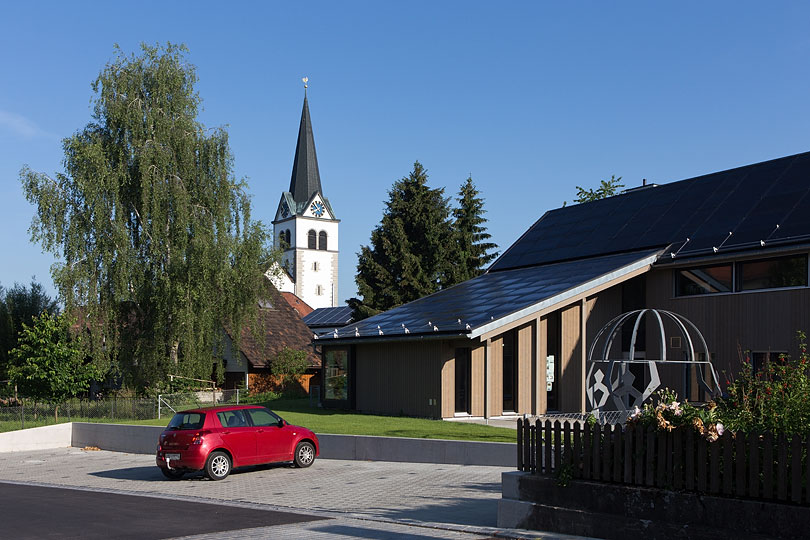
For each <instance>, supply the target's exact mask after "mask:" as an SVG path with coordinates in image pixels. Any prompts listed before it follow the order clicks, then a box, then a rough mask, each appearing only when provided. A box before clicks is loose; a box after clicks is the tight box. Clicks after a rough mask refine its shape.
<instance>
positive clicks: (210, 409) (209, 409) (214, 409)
mask: <svg viewBox="0 0 810 540" xmlns="http://www.w3.org/2000/svg"><path fill="white" fill-rule="evenodd" d="M266 408H267V407H264V406H263V405H216V406H214V407H198V408H196V409H186V410H185V411H178V413H192V412H193V413H197V412H200V413H206V412H213V413H217V412H221V411H233V410H236V409H266Z"/></svg>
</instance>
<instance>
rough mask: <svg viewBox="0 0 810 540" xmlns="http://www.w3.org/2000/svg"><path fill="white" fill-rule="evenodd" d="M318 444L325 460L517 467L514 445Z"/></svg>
mask: <svg viewBox="0 0 810 540" xmlns="http://www.w3.org/2000/svg"><path fill="white" fill-rule="evenodd" d="M318 440H319V441H320V443H321V457H322V458H324V459H352V460H369V461H400V462H409V463H448V464H455V465H491V466H500V467H516V466H517V447H516V445H515V444H514V443H491V442H477V441H446V440H436V439H406V438H402V437H367V436H362V435H329V434H323V435H318Z"/></svg>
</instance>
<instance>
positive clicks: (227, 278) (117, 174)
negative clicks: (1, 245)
mask: <svg viewBox="0 0 810 540" xmlns="http://www.w3.org/2000/svg"><path fill="white" fill-rule="evenodd" d="M142 49H143V50H142V53H141V54H140V55H139V56H136V55H131V56H127V55H125V54H124V53H122V52H121V51H120V50H119V49H117V50H116V55H115V57H114V59H113V60H112V61H111V62H110V63H108V64H107V65H106V66H105V67H104V69H103V70H102V71H101V73H100V75H99V76H98V78H97V79H96V80H95V82H94V83H93V90H94V92H95V96H94V100H93V116H92V120H91V121H90V123H89V124H87V126H85V127H84V128H83V129H80V130H79V131H78V132H77V133H75V134H74V135H72V136H71V137H68V138H67V139H64V141H63V148H64V154H65V158H64V168H65V171H64V173H59V174H56V175H55V176H53V177H52V176H49V175H47V174H43V173H38V172H34V171H32V170H31V169H29V168H27V167H25V168H23V170H22V171H21V173H20V178H21V181H22V185H23V189H24V191H25V195H26V197H27V198H28V200H29V201H30V202H31V203H32V204H34V205H35V206H36V209H37V210H36V215H35V217H34V220H33V222H32V225H31V229H30V232H31V237H32V240H33V241H36V242H39V243H41V244H42V247H43V248H44V249H46V250H48V251H50V252H52V253H54V255H56V256H57V257H58V263H57V264H56V265H55V268H54V270H53V278H54V282H55V284H56V286H57V288H58V289H59V292H60V295H61V298H62V299H63V300H64V303H65V309H66V310H67V311H68V312H69V313H78V314H79V315H80V316H81V320H80V324H81V325H82V326H83V327H84V328H86V330H87V331H88V334H89V337H90V339H88V340H87V344H86V346H87V348H88V350H89V352H91V353H92V356H93V359H94V361H95V362H96V363H97V365H98V367H99V368H101V369H102V370H105V371H106V370H112V372H113V373H120V374H121V375H123V377H124V380H125V382H126V383H128V384H129V385H131V386H134V387H135V388H137V389H141V390H143V389H145V388H147V387H154V386H155V385H158V384H161V382H162V381H164V380H165V376H166V374H168V373H174V374H178V375H185V376H191V377H196V378H200V379H208V378H210V376H211V371H212V364H213V356H214V351H215V349H216V347H217V346H218V345H219V341H220V340H221V335H222V332H221V328H222V325H223V323H224V324H227V325H228V327H229V328H232V329H234V330H235V335H237V336H238V335H240V328H241V326H242V325H243V323H244V322H246V320H247V319H248V318H249V317H250V316H251V315H252V314H255V310H256V306H257V302H256V299H257V295H258V291H259V287H260V286H261V281H262V279H263V277H262V271H263V270H264V269H266V268H267V264H264V265H262V263H267V261H266V259H267V252H266V249H265V245H266V235H265V232H264V229H263V227H262V226H261V224H260V223H258V222H256V221H254V220H253V219H252V218H251V208H250V200H249V198H248V194H247V192H246V185H245V183H244V182H243V181H237V180H236V179H235V178H234V175H233V156H232V154H231V150H230V147H229V145H228V135H227V133H226V131H225V130H224V129H221V128H217V129H206V128H205V126H203V125H202V124H201V123H200V122H199V121H198V120H197V113H198V109H199V107H200V102H201V101H200V97H199V95H198V94H197V92H196V91H195V89H194V85H195V83H196V81H197V75H196V71H195V68H194V66H193V65H192V64H190V63H189V61H188V59H187V57H186V54H187V50H186V49H185V47H183V46H175V45H171V44H168V45H166V46H165V47H151V46H146V45H143V46H142Z"/></svg>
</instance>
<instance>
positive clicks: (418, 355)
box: [356, 341, 443, 418]
mask: <svg viewBox="0 0 810 540" xmlns="http://www.w3.org/2000/svg"><path fill="white" fill-rule="evenodd" d="M356 355H357V363H356V377H357V395H356V397H357V409H358V410H360V411H366V412H374V413H382V414H400V413H402V414H406V415H410V416H424V417H432V418H439V417H440V416H441V412H442V411H441V405H440V404H441V378H442V364H443V350H442V342H440V341H429V342H420V343H408V342H397V343H396V344H386V343H372V344H368V345H357V348H356ZM429 399H430V400H435V405H430V404H428V400H429Z"/></svg>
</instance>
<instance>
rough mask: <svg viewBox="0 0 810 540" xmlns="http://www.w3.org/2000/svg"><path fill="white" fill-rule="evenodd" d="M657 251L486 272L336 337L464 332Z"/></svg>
mask: <svg viewBox="0 0 810 540" xmlns="http://www.w3.org/2000/svg"><path fill="white" fill-rule="evenodd" d="M658 252H660V250H652V251H650V250H647V251H643V252H635V253H623V254H620V255H609V256H606V257H594V258H591V259H584V260H579V261H572V262H563V263H558V264H549V265H546V266H533V267H530V268H521V269H517V270H508V271H504V272H491V273H487V274H484V275H482V276H478V277H476V278H473V279H471V280H469V281H465V282H464V283H460V284H458V285H455V286H454V287H450V288H448V289H445V290H443V291H439V292H437V293H435V294H432V295H430V296H426V297H424V298H420V299H419V300H415V301H413V302H410V303H408V304H404V305H402V306H399V307H396V308H394V309H391V310H389V311H386V312H384V313H380V314H379V315H375V316H374V317H370V318H368V319H364V320H362V321H359V322H357V323H353V324H350V325H349V326H346V327H343V328H341V329H339V330H338V337H339V338H354V337H379V336H380V331H382V335H383V336H396V335H404V334H406V333H407V334H411V335H418V334H431V335H433V334H437V333H453V334H458V333H468V332H471V331H474V330H476V329H479V328H481V327H482V326H484V325H486V324H488V323H491V322H492V321H497V320H498V319H502V318H504V317H508V316H510V315H515V314H517V313H519V312H521V310H523V309H526V308H530V307H531V306H534V305H535V304H538V303H539V302H543V301H545V300H550V299H553V298H554V297H555V296H557V295H560V294H561V293H565V292H567V291H572V290H573V289H576V288H577V287H579V286H581V285H583V284H586V283H589V282H592V281H593V280H596V279H599V278H603V277H606V278H608V279H612V278H613V277H618V275H622V274H624V273H626V272H629V271H631V270H632V269H633V268H634V267H635V266H636V265H643V264H649V263H650V262H651V261H652V259H654V256H655V254H656V253H658ZM318 311H320V310H316V311H314V312H313V313H312V315H314V314H315V313H317V312H318ZM312 315H310V316H312ZM307 318H308V317H307ZM306 320H307V319H304V321H306ZM467 325H469V328H468V327H467ZM434 327H435V330H434ZM406 329H407V332H406ZM322 336H323V337H321V338H320V339H323V340H328V339H330V338H331V339H334V338H333V336H334V333H333V332H325V333H323V334H322Z"/></svg>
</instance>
